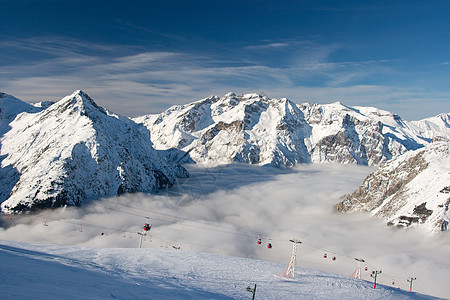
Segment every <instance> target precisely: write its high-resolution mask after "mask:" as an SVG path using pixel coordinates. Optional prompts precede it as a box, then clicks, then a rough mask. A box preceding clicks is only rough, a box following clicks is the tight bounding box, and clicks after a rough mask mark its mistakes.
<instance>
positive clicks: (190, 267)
mask: <svg viewBox="0 0 450 300" xmlns="http://www.w3.org/2000/svg"><path fill="white" fill-rule="evenodd" d="M0 262H1V264H2V273H1V275H0V278H1V281H0V287H2V297H3V299H29V298H35V299H42V298H45V299H61V298H64V299H251V297H252V289H254V288H255V285H256V290H255V299H392V300H394V299H403V300H405V299H430V300H431V299H438V298H435V297H432V296H427V295H424V294H420V293H416V292H407V291H405V290H400V289H398V288H396V287H395V288H394V287H388V286H386V285H380V284H378V285H377V288H376V289H373V283H372V282H371V280H370V279H371V278H370V277H369V278H367V280H361V279H353V278H350V277H344V276H340V275H336V274H330V273H325V272H320V271H314V270H310V269H305V268H301V267H299V268H297V269H296V274H295V278H293V279H286V278H283V277H279V276H276V275H275V274H277V273H279V272H280V271H282V270H283V268H284V267H285V266H283V265H280V264H276V263H269V262H264V261H260V260H253V259H246V258H238V257H229V256H221V255H214V254H206V253H195V252H189V251H183V250H178V251H176V250H172V251H171V250H165V249H124V248H122V249H121V248H115V249H101V248H97V249H96V248H79V247H61V246H52V245H33V244H26V243H17V242H8V241H0ZM380 277H381V278H382V276H380ZM369 280H370V281H369ZM405 282H406V281H405ZM247 287H249V289H250V291H248V290H247Z"/></svg>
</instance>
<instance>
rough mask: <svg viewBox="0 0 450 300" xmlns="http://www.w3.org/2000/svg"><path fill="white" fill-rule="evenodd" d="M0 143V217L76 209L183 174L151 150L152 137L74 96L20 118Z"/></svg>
mask: <svg viewBox="0 0 450 300" xmlns="http://www.w3.org/2000/svg"><path fill="white" fill-rule="evenodd" d="M9 126H10V127H11V129H10V130H9V131H8V132H6V133H5V134H4V135H3V137H2V139H1V157H3V160H2V169H1V172H2V174H1V175H2V176H1V177H0V180H1V182H2V187H3V189H2V194H1V196H2V199H0V200H1V201H2V202H3V203H2V204H1V208H2V211H4V212H10V211H13V212H18V211H26V210H34V209H37V208H43V207H57V206H64V205H79V204H81V203H82V202H83V201H86V200H91V199H97V198H100V197H108V196H113V195H117V194H121V193H126V192H155V191H158V190H160V189H164V188H166V187H169V186H170V185H171V184H172V183H173V182H174V180H175V177H176V176H187V175H188V174H187V171H186V170H184V169H183V168H182V167H180V166H178V165H175V164H172V163H168V162H167V160H166V159H165V158H164V157H161V155H159V154H158V152H157V151H156V150H154V149H153V148H152V145H151V142H150V137H149V132H148V130H147V129H146V128H145V127H143V126H141V125H138V124H136V123H134V122H132V121H131V120H129V119H127V118H123V117H120V116H117V115H114V114H112V113H111V112H109V111H107V110H105V109H103V108H101V107H99V106H97V104H95V102H94V101H93V100H92V99H91V98H90V97H89V96H88V95H86V94H85V93H83V92H82V91H76V92H74V93H73V94H72V95H69V96H67V97H65V98H63V99H62V100H60V101H58V102H56V103H55V104H52V105H50V106H49V107H48V108H47V109H45V110H42V111H40V112H37V113H22V114H20V115H18V116H17V117H16V118H15V119H14V121H12V122H11V123H10V124H9Z"/></svg>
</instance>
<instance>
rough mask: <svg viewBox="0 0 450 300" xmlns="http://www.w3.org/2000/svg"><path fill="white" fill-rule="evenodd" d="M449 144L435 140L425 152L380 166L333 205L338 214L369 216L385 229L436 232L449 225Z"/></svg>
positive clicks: (406, 155)
mask: <svg viewBox="0 0 450 300" xmlns="http://www.w3.org/2000/svg"><path fill="white" fill-rule="evenodd" d="M449 153H450V141H449V140H448V139H446V138H436V139H434V140H433V142H432V143H431V144H429V145H428V146H426V147H425V148H422V149H419V150H416V151H411V152H409V153H406V154H404V155H402V156H400V157H398V158H396V159H393V160H391V161H389V162H387V163H385V164H383V165H381V166H380V167H379V168H378V169H377V170H376V171H375V172H373V173H372V174H370V175H369V176H367V178H366V179H365V180H364V182H363V184H362V185H361V186H360V187H359V188H358V189H357V190H355V191H354V192H353V193H352V194H350V195H345V196H344V197H343V201H342V202H340V203H338V204H337V205H336V209H337V210H338V211H341V212H358V211H363V212H370V214H372V215H373V216H375V217H378V218H382V219H384V220H385V221H386V222H387V224H388V225H393V226H399V227H409V226H417V225H419V224H420V225H424V226H421V227H422V228H424V230H426V231H428V232H438V231H440V230H441V226H442V224H443V222H444V221H447V222H448V221H449V219H448V218H449V212H448V205H449V204H450V197H449V196H450V195H449V193H450V154H449Z"/></svg>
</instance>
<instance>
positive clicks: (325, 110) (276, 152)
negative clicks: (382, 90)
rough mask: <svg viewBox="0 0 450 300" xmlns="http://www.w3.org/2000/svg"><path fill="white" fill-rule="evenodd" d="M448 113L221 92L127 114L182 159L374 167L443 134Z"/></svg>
mask: <svg viewBox="0 0 450 300" xmlns="http://www.w3.org/2000/svg"><path fill="white" fill-rule="evenodd" d="M448 116H449V114H442V115H441V118H440V119H439V118H438V117H434V119H433V118H429V119H425V120H422V121H416V122H408V121H405V120H403V119H401V117H400V116H398V115H396V114H392V113H390V112H388V111H384V110H381V109H378V108H372V107H362V106H355V107H350V106H346V105H343V104H342V103H340V102H335V103H331V104H309V103H303V104H295V103H294V102H292V101H290V100H288V99H286V98H282V99H270V98H268V97H266V96H260V95H258V94H242V95H236V94H234V93H228V94H226V95H224V96H223V97H217V96H210V97H207V98H204V99H202V100H198V101H194V102H191V103H189V104H185V105H178V106H172V107H171V108H169V109H167V110H166V111H164V112H162V113H160V114H156V115H146V116H141V117H137V118H133V120H134V121H136V122H137V123H141V124H144V125H145V126H146V127H147V128H148V129H149V130H150V132H151V139H152V142H153V143H154V145H155V148H156V149H161V150H168V149H177V150H180V151H182V152H183V153H185V154H187V155H185V157H183V159H184V161H183V160H182V161H181V162H188V161H194V162H195V163H198V164H202V165H205V166H216V165H221V164H228V163H231V162H233V161H238V162H244V163H249V164H256V165H273V166H286V167H290V166H293V165H296V164H298V163H310V162H318V163H324V162H325V163H356V164H361V165H378V164H380V163H382V162H384V161H387V160H389V159H392V158H394V157H397V156H399V155H401V154H403V153H405V152H407V151H409V150H415V149H418V148H421V147H423V146H425V145H426V144H428V143H430V142H431V139H432V138H433V137H435V136H436V135H443V136H445V137H450V125H449V121H448V120H449V117H448ZM439 120H440V123H439Z"/></svg>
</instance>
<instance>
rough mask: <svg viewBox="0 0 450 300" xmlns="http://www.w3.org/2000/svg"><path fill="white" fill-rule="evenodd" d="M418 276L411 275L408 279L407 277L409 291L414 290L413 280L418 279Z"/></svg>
mask: <svg viewBox="0 0 450 300" xmlns="http://www.w3.org/2000/svg"><path fill="white" fill-rule="evenodd" d="M416 279H417V278H416V277H409V278H408V279H406V281H407V282H409V291H410V292H412V286H413V281H414V280H416Z"/></svg>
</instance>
